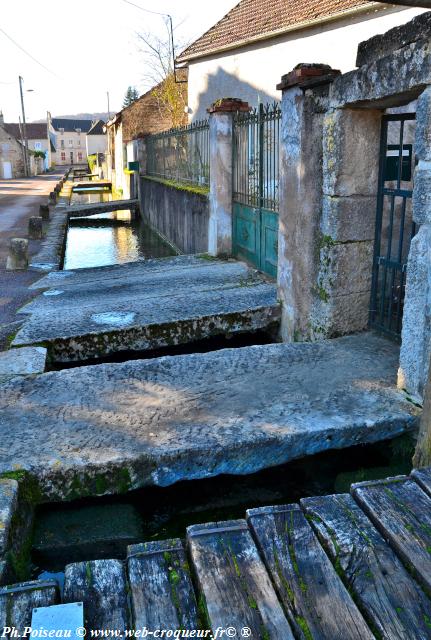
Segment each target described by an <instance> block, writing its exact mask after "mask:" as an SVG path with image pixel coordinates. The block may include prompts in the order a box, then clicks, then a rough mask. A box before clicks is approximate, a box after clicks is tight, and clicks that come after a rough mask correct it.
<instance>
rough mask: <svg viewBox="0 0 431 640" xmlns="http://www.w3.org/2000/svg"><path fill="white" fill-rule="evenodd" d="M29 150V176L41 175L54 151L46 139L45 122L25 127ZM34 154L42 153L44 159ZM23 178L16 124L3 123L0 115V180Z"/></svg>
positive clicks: (18, 126) (20, 149)
mask: <svg viewBox="0 0 431 640" xmlns="http://www.w3.org/2000/svg"><path fill="white" fill-rule="evenodd" d="M26 133H27V140H28V150H29V161H28V162H29V170H30V175H36V174H38V173H42V172H43V171H44V170H46V169H47V168H48V167H49V166H50V158H51V155H52V153H53V151H54V150H55V149H54V147H53V145H52V143H51V140H50V139H49V138H48V130H47V124H46V122H40V123H39V122H37V123H36V122H31V123H27V125H26ZM34 152H43V153H44V154H45V158H42V157H36V156H35V154H34ZM23 176H25V165H24V143H23V136H22V130H21V127H20V125H19V124H18V123H14V122H11V123H5V122H4V118H3V115H2V114H0V178H3V179H10V178H21V177H23Z"/></svg>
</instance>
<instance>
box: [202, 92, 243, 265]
mask: <svg viewBox="0 0 431 640" xmlns="http://www.w3.org/2000/svg"><path fill="white" fill-rule="evenodd" d="M249 110H250V107H249V105H248V104H247V103H246V102H243V101H242V100H239V99H223V100H218V101H217V102H215V103H214V104H213V105H212V106H211V107H210V108H209V109H208V113H209V114H210V118H209V120H210V167H211V170H210V197H209V210H210V217H209V229H208V253H210V254H211V255H213V256H229V255H231V254H232V146H233V145H232V142H233V116H234V113H235V112H238V111H249Z"/></svg>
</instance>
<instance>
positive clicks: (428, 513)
mask: <svg viewBox="0 0 431 640" xmlns="http://www.w3.org/2000/svg"><path fill="white" fill-rule="evenodd" d="M351 491H352V495H353V497H354V498H355V500H356V501H357V502H358V503H359V505H360V506H361V507H362V509H363V510H364V511H365V513H366V514H367V515H368V516H369V517H370V518H371V520H372V522H373V523H374V525H375V526H376V528H377V529H378V530H379V531H380V532H381V534H382V535H383V537H384V538H385V539H386V540H387V541H388V542H389V544H390V545H391V546H392V548H393V549H394V550H395V551H396V553H397V554H398V556H399V557H400V558H401V560H402V561H403V562H404V563H405V564H406V565H407V568H408V569H409V570H410V571H411V572H413V573H414V574H415V575H416V577H417V578H418V579H419V580H420V581H421V582H422V584H423V585H424V586H425V587H426V588H427V589H428V591H429V592H430V593H431V499H430V498H429V497H428V496H427V495H426V493H425V492H424V491H423V490H422V489H421V488H420V487H419V485H418V484H416V482H414V481H413V480H411V479H409V478H405V477H400V478H389V479H387V480H380V481H376V482H362V483H359V484H356V485H352V488H351Z"/></svg>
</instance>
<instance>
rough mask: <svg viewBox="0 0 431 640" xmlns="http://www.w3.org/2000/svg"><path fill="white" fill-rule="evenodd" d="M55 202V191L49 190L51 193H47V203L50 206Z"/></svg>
mask: <svg viewBox="0 0 431 640" xmlns="http://www.w3.org/2000/svg"><path fill="white" fill-rule="evenodd" d="M56 202H57V194H56V193H55V191H51V193H50V194H49V199H48V204H49V205H51V206H54V205H55V204H56Z"/></svg>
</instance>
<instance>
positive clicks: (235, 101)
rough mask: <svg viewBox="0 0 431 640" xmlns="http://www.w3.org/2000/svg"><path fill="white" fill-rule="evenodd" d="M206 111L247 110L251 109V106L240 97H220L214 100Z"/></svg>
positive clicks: (230, 111)
mask: <svg viewBox="0 0 431 640" xmlns="http://www.w3.org/2000/svg"><path fill="white" fill-rule="evenodd" d="M207 111H208V113H232V112H237V111H241V112H243V113H244V112H247V111H251V107H250V105H249V104H248V102H244V100H241V99H240V98H220V100H216V101H215V102H213V104H212V105H211V106H210V107H209V108H208V109H207Z"/></svg>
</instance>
